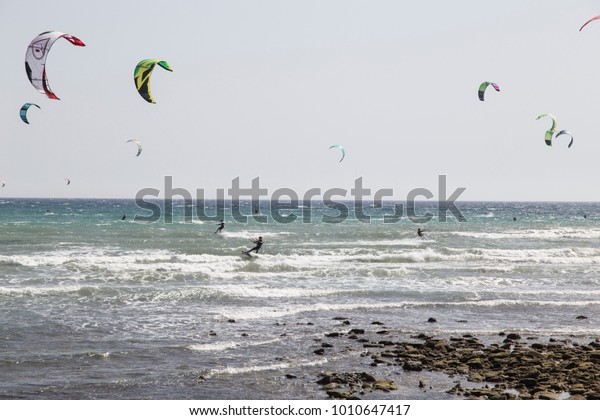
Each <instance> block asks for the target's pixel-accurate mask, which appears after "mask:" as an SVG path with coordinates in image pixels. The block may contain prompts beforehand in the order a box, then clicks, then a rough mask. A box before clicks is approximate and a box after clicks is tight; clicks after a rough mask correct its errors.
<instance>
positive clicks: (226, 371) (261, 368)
mask: <svg viewBox="0 0 600 420" xmlns="http://www.w3.org/2000/svg"><path fill="white" fill-rule="evenodd" d="M326 363H328V360H327V358H321V359H318V360H297V361H290V362H282V363H273V364H270V365H255V366H243V367H225V368H221V369H212V370H210V371H209V372H208V373H207V374H206V375H203V376H205V377H209V378H210V377H213V376H217V375H240V374H244V373H251V372H265V371H269V370H282V369H290V368H299V367H308V366H318V365H323V364H326Z"/></svg>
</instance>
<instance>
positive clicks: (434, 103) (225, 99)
mask: <svg viewBox="0 0 600 420" xmlns="http://www.w3.org/2000/svg"><path fill="white" fill-rule="evenodd" d="M598 14H600V3H598V2H597V1H591V0H590V1H587V0H578V1H577V2H573V1H572V0H571V1H569V0H544V1H542V0H534V1H524V0H504V1H502V2H500V1H496V2H491V1H487V2H486V1H476V0H457V1H453V2H447V1H443V0H429V1H419V2H414V1H404V0H285V1H283V0H210V1H208V0H198V1H183V0H171V1H169V2H164V1H151V0H147V1H144V2H141V1H140V2H137V1H136V2H134V1H123V0H119V1H113V0H105V1H102V2H93V3H92V2H81V1H66V0H57V1H52V2H48V1H45V0H31V1H27V2H22V1H15V0H10V1H7V0H2V1H0V39H1V41H0V45H1V46H2V58H3V63H2V70H1V71H0V91H1V92H2V95H1V96H0V145H1V150H0V179H3V180H5V182H6V186H5V187H4V188H1V189H0V198H2V197H56V198H134V197H135V195H136V194H137V193H138V192H139V191H140V190H142V189H144V188H154V189H158V190H160V191H161V194H162V193H164V191H165V181H164V180H165V177H166V176H170V177H172V182H173V185H174V187H178V188H184V189H187V190H188V191H190V192H191V193H192V194H193V195H195V191H196V190H197V189H203V190H204V191H205V196H207V197H214V196H215V195H216V190H217V189H219V188H222V189H228V188H230V187H231V185H232V180H233V179H235V178H237V177H239V180H240V185H241V186H242V187H249V186H250V183H251V180H252V179H253V178H256V177H259V178H260V186H261V187H262V188H266V189H268V191H269V195H270V194H271V193H272V192H273V191H275V190H276V189H279V188H290V189H293V190H295V191H296V192H297V193H298V194H299V195H300V196H302V195H303V194H304V192H306V191H307V190H309V189H311V188H320V189H321V190H322V191H325V190H327V189H330V188H342V189H346V190H348V197H349V194H350V193H349V190H350V189H351V188H352V187H353V186H354V182H355V179H357V178H359V177H362V179H363V186H364V187H365V188H370V189H371V190H372V193H374V192H375V191H376V190H378V189H393V191H394V198H396V199H401V200H402V199H404V198H406V196H407V194H408V192H409V191H410V190H412V189H415V188H427V189H429V190H431V191H432V192H433V194H434V196H435V197H438V196H439V193H438V191H437V181H438V176H439V175H446V177H447V184H448V186H447V189H448V195H449V194H450V193H451V192H452V191H454V189H456V188H459V187H464V188H466V190H465V192H464V193H463V194H462V196H461V197H460V199H461V200H473V201H476V200H489V201H505V200H506V201H510V200H515V201H598V200H600V189H599V188H598V187H597V185H598V183H597V180H598V169H597V168H598V161H599V158H600V119H599V118H598V116H599V115H600V84H599V83H598V81H599V80H600V54H598V48H599V47H600V21H597V22H593V23H591V24H590V25H588V26H587V27H586V28H585V29H584V30H583V31H581V32H580V31H579V28H580V26H581V25H582V24H583V23H584V22H585V21H587V20H588V19H589V18H591V17H593V16H596V15H598ZM49 30H56V31H60V32H65V33H68V34H71V35H74V36H76V37H78V38H80V39H81V40H82V41H83V42H84V43H85V44H86V46H85V47H83V48H82V47H75V46H73V45H71V44H70V43H69V42H67V41H66V40H64V39H61V40H58V41H57V42H56V43H55V44H54V46H53V47H52V50H51V52H50V54H49V57H48V61H47V63H46V65H47V67H46V69H47V74H48V79H49V83H50V86H51V88H52V89H53V91H54V92H55V93H56V94H57V95H58V97H60V98H61V100H59V101H56V100H51V99H48V98H46V97H45V95H43V94H40V93H39V92H37V91H36V90H35V88H34V87H33V86H32V85H31V84H30V83H29V81H28V79H27V76H26V73H25V70H24V57H25V52H26V50H27V46H28V45H29V43H30V42H31V40H32V39H33V38H35V37H36V36H37V35H38V34H39V33H41V32H45V31H49ZM146 58H154V59H160V60H165V61H167V62H168V63H169V65H170V66H171V68H172V69H173V72H172V73H170V72H167V71H164V70H163V69H161V68H156V69H155V71H154V73H153V76H152V81H151V90H152V95H153V97H154V99H155V100H156V104H149V103H147V102H145V101H144V100H143V99H142V98H141V96H140V95H139V94H138V92H137V91H136V89H135V87H134V82H133V70H134V68H135V65H136V64H137V63H138V62H139V61H140V60H142V59H146ZM483 81H492V82H495V83H497V84H498V85H499V86H500V89H501V91H500V92H496V91H494V90H493V89H491V88H490V89H489V90H488V91H487V92H486V100H485V102H481V101H479V100H478V97H477V89H478V86H479V84H480V83H481V82H483ZM26 102H34V103H36V104H38V105H39V106H40V107H41V109H37V108H32V109H31V110H30V112H29V121H30V124H29V125H27V124H25V123H23V122H22V121H21V119H20V118H19V109H20V108H21V106H22V105H23V104H24V103H26ZM544 113H551V114H554V115H555V116H556V117H557V119H558V129H559V130H563V129H566V130H569V131H571V132H572V133H573V136H574V139H575V140H574V144H573V147H572V148H570V149H568V148H567V144H568V139H567V138H566V137H561V138H559V139H558V140H556V141H555V142H554V145H553V146H552V147H548V146H546V145H545V143H544V133H545V131H546V130H547V129H548V128H549V127H550V121H549V120H548V119H546V118H544V119H541V120H537V121H536V117H537V116H538V115H540V114H544ZM129 139H138V140H139V141H141V142H142V143H143V147H144V149H143V152H142V154H141V155H140V156H139V157H136V152H137V149H136V146H135V145H134V144H133V143H126V141H127V140H129ZM333 144H342V145H343V146H344V147H345V149H346V158H345V159H344V160H343V161H342V162H338V161H339V158H340V153H339V150H335V149H334V150H329V147H330V146H331V145H333ZM65 178H69V179H70V180H71V184H70V185H66V181H65Z"/></svg>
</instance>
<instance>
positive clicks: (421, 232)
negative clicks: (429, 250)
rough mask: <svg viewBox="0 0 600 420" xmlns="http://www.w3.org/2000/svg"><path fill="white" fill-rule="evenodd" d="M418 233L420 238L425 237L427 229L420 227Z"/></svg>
mask: <svg viewBox="0 0 600 420" xmlns="http://www.w3.org/2000/svg"><path fill="white" fill-rule="evenodd" d="M417 235H419V238H421V239H425V229H421V228H418V229H417Z"/></svg>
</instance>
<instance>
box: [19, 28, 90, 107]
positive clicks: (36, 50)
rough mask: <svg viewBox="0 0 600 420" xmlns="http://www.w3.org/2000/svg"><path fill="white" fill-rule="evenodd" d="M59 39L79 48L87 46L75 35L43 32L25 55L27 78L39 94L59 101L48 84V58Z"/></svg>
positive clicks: (30, 45)
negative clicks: (53, 45) (51, 48)
mask: <svg viewBox="0 0 600 420" xmlns="http://www.w3.org/2000/svg"><path fill="white" fill-rule="evenodd" d="M59 38H64V39H66V40H67V41H69V42H70V43H71V44H73V45H76V46H78V47H85V44H84V43H83V42H82V41H81V40H80V39H78V38H76V37H74V36H73V35H69V34H65V33H63V32H56V31H48V32H42V33H41V34H39V35H38V36H36V37H35V38H34V39H33V41H31V43H30V44H29V47H27V52H26V53H25V71H26V72H27V78H28V79H29V81H30V82H31V84H32V85H33V87H34V88H36V89H37V90H38V92H40V93H43V94H45V95H46V96H47V97H48V98H50V99H58V96H56V95H55V94H54V92H52V89H50V85H49V84H48V77H47V75H46V58H47V57H48V52H49V51H50V47H52V44H54V42H56V40H57V39H59Z"/></svg>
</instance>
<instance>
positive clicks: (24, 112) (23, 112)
mask: <svg viewBox="0 0 600 420" xmlns="http://www.w3.org/2000/svg"><path fill="white" fill-rule="evenodd" d="M32 105H33V106H35V107H37V108H38V109H42V108H40V106H39V105H37V104H34V103H32V102H27V103H26V104H25V105H23V106H22V107H21V111H20V112H19V115H21V119H22V120H23V122H24V123H25V124H29V121H28V120H27V110H28V109H29V107H30V106H32Z"/></svg>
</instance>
